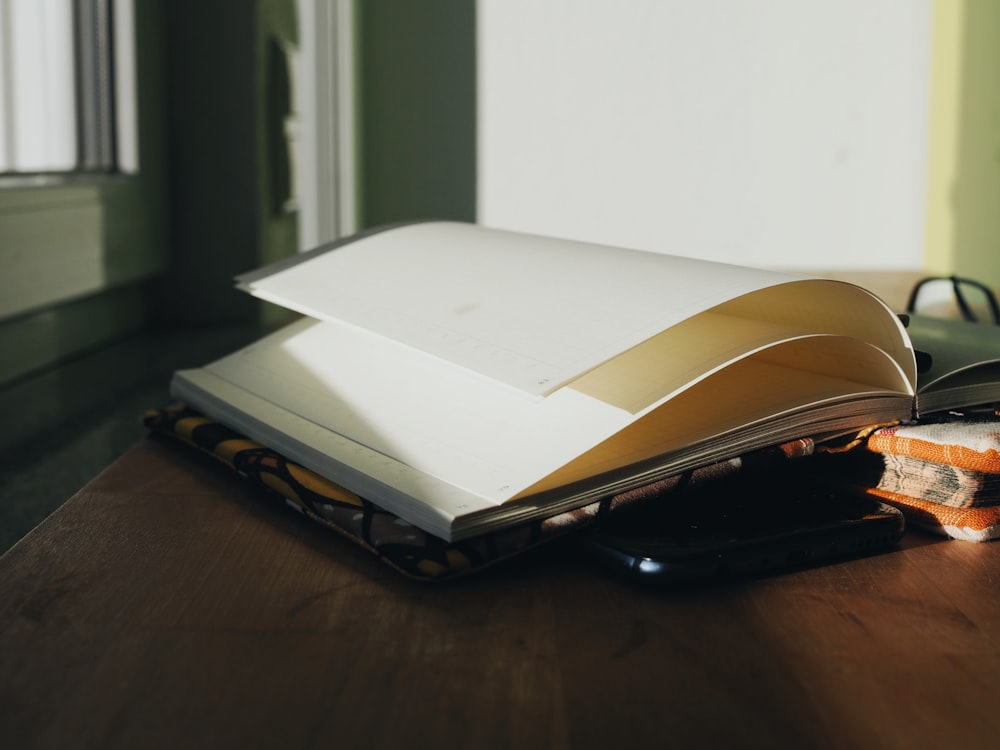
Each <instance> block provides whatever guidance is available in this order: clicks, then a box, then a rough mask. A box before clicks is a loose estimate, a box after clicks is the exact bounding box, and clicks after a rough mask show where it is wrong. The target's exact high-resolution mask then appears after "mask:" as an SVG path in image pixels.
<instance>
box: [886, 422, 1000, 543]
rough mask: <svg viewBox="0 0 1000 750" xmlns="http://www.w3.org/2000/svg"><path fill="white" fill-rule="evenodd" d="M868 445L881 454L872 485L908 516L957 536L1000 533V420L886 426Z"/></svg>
mask: <svg viewBox="0 0 1000 750" xmlns="http://www.w3.org/2000/svg"><path fill="white" fill-rule="evenodd" d="M866 447H867V449H868V450H869V451H870V452H872V453H876V454H878V455H879V456H880V457H881V459H882V467H881V473H880V475H879V476H878V477H877V479H876V480H875V481H873V482H872V483H871V486H870V487H869V488H868V491H869V492H870V493H871V494H873V495H876V496H877V497H880V498H882V499H883V500H885V501H886V502H889V503H891V504H892V505H895V506H896V507H898V508H899V509H900V510H902V511H903V513H904V514H905V515H906V516H907V521H909V522H910V523H912V524H913V525H915V526H919V527H921V528H924V529H928V530H931V531H934V532H936V533H940V534H944V535H946V536H950V537H954V538H956V539H965V540H969V541H988V540H991V539H996V538H998V537H1000V422H989V421H984V422H976V421H965V420H955V421H949V422H940V423H926V424H914V425H905V426H901V427H887V428H883V429H880V430H877V431H876V432H874V433H873V434H872V435H871V437H869V439H868V441H867V446H866Z"/></svg>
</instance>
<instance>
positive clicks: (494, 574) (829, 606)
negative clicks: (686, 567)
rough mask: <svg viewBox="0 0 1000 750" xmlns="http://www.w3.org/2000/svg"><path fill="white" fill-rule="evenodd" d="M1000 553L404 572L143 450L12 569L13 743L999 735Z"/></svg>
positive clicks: (939, 739)
mask: <svg viewBox="0 0 1000 750" xmlns="http://www.w3.org/2000/svg"><path fill="white" fill-rule="evenodd" d="M998 584H1000V546H995V545H989V544H981V545H977V544H971V543H965V542H957V541H944V540H938V539H933V538H929V537H925V536H919V535H916V534H915V533H909V534H908V535H907V537H906V539H905V541H904V543H903V545H902V546H901V548H900V549H899V550H898V551H895V552H891V553H888V554H884V555H881V556H878V557H875V558H870V559H864V560H856V561H852V562H847V563H843V564H838V565H833V566H829V567H824V568H818V569H814V570H809V571H804V572H800V573H795V574H791V575H785V576H781V577H776V578H771V579H764V580H758V581H754V582H747V583H744V584H741V585H733V586H728V587H725V588H716V589H711V590H703V591H689V592H670V591H664V590H656V589H650V588H645V587H640V586H637V585H634V584H630V583H627V582H625V581H623V580H622V579H620V578H619V577H617V576H616V575H614V574H611V573H609V572H606V571H604V570H603V569H602V568H600V567H597V566H596V565H595V564H594V563H593V562H592V561H591V560H590V559H589V558H588V557H586V556H585V555H584V554H583V553H581V552H580V551H579V550H578V549H577V548H576V547H575V546H574V545H572V544H571V543H568V542H558V543H554V544H552V545H551V546H549V547H547V548H543V549H541V550H539V551H537V552H535V553H531V554H529V555H526V556H524V557H523V558H522V559H520V560H517V561H514V562H512V563H510V564H507V565H505V566H502V567H500V568H497V569H494V570H493V571H491V572H487V573H484V574H482V575H479V576H477V577H474V578H468V579H465V580H462V581H458V582H453V583H450V584H423V583H415V582H411V581H408V580H406V579H404V578H402V577H400V576H399V575H398V574H397V573H395V572H394V571H392V570H391V569H389V568H387V567H385V566H384V565H383V564H382V563H380V562H378V561H377V560H376V559H374V558H372V557H369V556H368V554H367V553H365V552H364V551H362V550H360V549H358V548H356V547H354V546H353V545H352V544H351V543H349V542H347V541H345V540H343V539H341V538H340V537H338V536H336V535H334V534H332V533H331V532H329V531H327V530H325V529H323V528H320V527H318V526H314V525H313V524H311V523H310V522H308V521H306V520H305V519H303V518H302V517H300V516H297V515H295V514H294V512H292V511H291V510H289V509H287V508H285V507H284V506H282V505H280V504H278V503H275V502H274V501H273V500H271V499H270V498H268V497H265V496H263V495H262V494H261V493H258V492H257V491H256V490H254V489H253V488H251V487H250V486H249V485H248V484H246V483H244V482H243V481H242V480H240V479H239V478H238V477H236V476H235V475H231V474H229V473H228V472H227V470H225V469H224V468H223V467H221V466H219V465H216V464H215V463H214V462H212V461H210V460H209V459H207V458H204V457H202V456H200V455H197V454H195V453H194V452H192V451H190V450H189V449H186V448H185V447H183V446H181V445H174V444H173V443H170V442H167V441H165V440H162V439H158V438H153V437H150V438H147V439H144V440H143V441H142V442H141V443H140V444H138V445H137V446H136V447H135V448H134V449H132V450H131V452H129V453H128V454H126V455H125V456H124V457H122V458H121V459H120V460H118V461H117V462H116V463H115V464H113V465H112V466H111V467H109V468H108V469H107V470H106V471H105V472H104V473H103V474H102V475H101V476H100V477H98V478H97V479H95V480H94V481H93V482H91V483H90V484H89V485H88V486H87V487H85V488H84V489H83V490H82V491H81V492H79V493H78V494H77V495H76V496H74V497H73V498H72V499H71V500H69V501H68V502H67V503H66V504H65V505H64V506H63V507H62V509H61V510H59V511H58V512H57V513H56V514H55V515H54V516H53V517H51V518H50V519H48V520H47V521H46V522H44V523H43V524H42V525H41V526H40V527H38V528H37V529H36V530H35V531H34V532H33V533H32V534H30V535H29V536H28V537H27V538H25V539H24V540H23V541H22V542H20V543H19V544H18V545H16V546H15V547H14V548H13V549H11V550H10V551H9V552H8V553H7V554H6V555H4V556H3V557H2V558H0V602H2V612H0V747H3V748H18V749H20V748H35V747H39V748H50V747H51V748H89V747H121V748H145V747H163V748H199V747H212V748H219V747H234V748H236V747H238V748H256V747H262V748H306V747H308V748H312V747H338V748H353V747H365V748H379V747H454V748H488V747H516V748H534V747H539V748H560V747H601V748H617V747H650V746H657V747H658V746H663V747H666V746H670V747H719V748H733V747H782V748H784V747H789V748H826V747H831V748H864V747H880V748H884V747H906V748H915V747H934V748H943V747H961V748H964V749H966V750H967V749H968V748H980V747H981V748H986V747H996V746H998V744H1000V711H998V710H997V709H998V708H1000V597H998V592H997V588H998Z"/></svg>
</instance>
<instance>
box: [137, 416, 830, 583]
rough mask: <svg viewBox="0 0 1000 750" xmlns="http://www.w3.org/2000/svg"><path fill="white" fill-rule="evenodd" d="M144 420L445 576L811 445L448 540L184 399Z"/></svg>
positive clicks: (415, 571)
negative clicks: (253, 438) (634, 505)
mask: <svg viewBox="0 0 1000 750" xmlns="http://www.w3.org/2000/svg"><path fill="white" fill-rule="evenodd" d="M143 421H144V423H145V425H146V426H147V428H149V429H150V430H151V431H152V432H154V433H158V434H162V435H166V436H169V437H170V438H173V439H177V440H180V441H182V442H183V443H186V444H188V445H190V446H193V447H195V448H197V449H199V450H200V451H202V452H203V453H206V454H208V455H209V456H212V457H213V458H215V459H216V460H218V461H220V462H222V463H223V464H224V465H226V466H227V467H229V468H230V469H232V470H234V471H236V472H237V473H238V474H239V475H241V476H242V477H244V478H246V479H247V480H249V481H250V482H251V483H253V484H254V485H257V486H258V487H260V488H263V489H265V490H267V491H269V492H270V493H272V494H274V495H277V496H278V497H280V498H281V499H283V500H284V501H285V502H286V503H288V504H289V505H291V506H292V507H293V508H295V509H296V510H298V511H299V512H301V513H302V514H303V515H305V516H307V517H308V518H310V519H312V520H313V521H316V522H318V523H320V524H322V525H323V526H326V527H327V528H330V529H332V530H334V531H336V532H338V533H339V534H341V535H342V536H344V537H347V538H348V539H350V540H352V541H353V542H355V543H357V544H359V545H361V546H362V547H364V548H365V549H367V550H368V551H370V552H372V553H373V554H375V555H377V556H378V557H379V558H380V559H381V560H382V561H383V562H385V563H387V564H388V565H390V566H392V567H393V568H395V569H396V570H397V571H399V572H401V573H403V574H405V575H407V576H409V577H411V578H415V579H420V580H445V579H449V578H453V577H455V576H458V575H462V574H467V573H470V572H473V571H477V570H481V569H483V568H485V567H487V566H490V565H493V564H495V563H497V562H500V561H502V560H505V559H508V558H510V557H512V556H514V555H517V554H520V553H522V552H525V551H526V550H529V549H532V548H534V547H537V546H538V545H540V544H543V543H545V542H547V541H549V540H551V539H554V538H556V537H559V536H561V535H563V534H566V533H568V532H570V531H573V530H575V529H578V528H580V527H582V526H584V525H586V524H589V523H592V522H593V521H594V520H596V519H597V518H599V517H600V516H602V515H603V514H605V513H609V512H612V511H614V510H616V509H618V508H620V507H623V506H626V505H629V504H632V503H635V502H642V501H646V500H651V499H653V498H655V497H657V496H660V495H665V494H669V493H673V492H676V491H679V490H682V489H683V488H685V487H687V486H690V485H694V484H700V483H702V482H706V481H712V480H714V479H718V478H720V477H723V476H729V475H732V474H733V473H735V472H738V471H740V470H741V469H743V468H746V467H749V466H760V465H762V464H763V463H765V462H767V463H770V462H781V461H785V460H787V459H790V458H796V457H799V456H805V455H809V454H811V453H812V451H813V445H812V442H811V441H808V440H800V441H794V442H792V443H788V444H786V445H782V446H776V447H774V448H769V449H765V450H762V451H756V452H754V453H752V454H748V455H746V456H743V457H740V458H734V459H730V460H728V461H722V462H719V463H715V464H711V465H709V466H705V467H702V468H699V469H694V470H691V471H687V472H684V473H681V474H677V475H675V476H671V477H667V478H666V479H662V480H660V481H658V482H655V483H653V484H650V485H647V486H644V487H640V488H638V489H635V490H631V491H629V492H625V493H622V494H619V495H615V496H613V497H608V498H605V499H602V500H600V501H597V502H594V503H591V504H589V505H586V506H583V507H581V508H577V509H575V510H572V511H568V512H565V513H560V514H557V515H554V516H551V517H549V518H544V519H541V520H536V521H531V522H527V523H523V524H520V525H518V526H513V527H510V528H505V529H501V530H499V531H495V532H491V533H488V534H484V535H482V536H478V537H475V538H473V539H467V540H463V541H458V542H448V541H445V540H443V539H440V538H438V537H436V536H433V535H431V534H428V533H426V532H424V531H422V530H421V529H419V528H417V527H416V526H413V525H412V524H410V523H408V522H407V521H404V520H403V519H401V518H399V517H398V516H396V515H394V514H392V513H389V512H388V511H386V510H383V509H382V508H380V507H379V506H377V505H375V504H374V503H372V502H370V501H368V500H366V499H364V498H362V497H359V496H358V495H356V494H354V493H352V492H350V491H348V490H346V489H344V488H343V487H341V486H339V485H337V484H336V483H334V482H332V481H330V480H328V479H325V478H323V477H321V476H319V475H318V474H316V473H315V472H312V471H310V470H309V469H306V468H305V467H303V466H300V465H299V464H297V463H295V462H293V461H290V460H288V459H287V458H285V457H284V456H282V455H281V454H279V453H277V452H276V451H273V450H271V449H270V448H267V447H266V446H264V445H261V444H260V443H257V442H255V441H253V440H249V439H248V438H246V437H245V436H243V435H241V434H239V433H237V432H235V431H234V430H231V429H229V428H228V427H226V426H225V425H223V424H221V423H219V422H217V421H215V420H213V419H210V418H208V417H206V416H204V415H202V414H200V413H198V412H197V411H194V410H193V409H190V408H188V407H186V406H184V405H179V404H178V405H173V406H170V407H166V408H160V409H152V410H150V411H148V412H147V413H146V414H145V416H144V418H143Z"/></svg>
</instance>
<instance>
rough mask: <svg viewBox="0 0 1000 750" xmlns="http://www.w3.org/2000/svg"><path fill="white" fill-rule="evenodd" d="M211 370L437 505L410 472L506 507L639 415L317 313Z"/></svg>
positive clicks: (569, 391) (216, 363)
mask: <svg viewBox="0 0 1000 750" xmlns="http://www.w3.org/2000/svg"><path fill="white" fill-rule="evenodd" d="M359 363H360V365H361V366H359ZM205 369H207V370H208V371H209V372H211V373H213V374H215V375H218V376H219V377H221V378H223V379H225V380H226V381H228V382H230V383H233V384H235V385H238V386H240V387H241V388H243V389H245V390H247V391H250V392H251V393H255V394H257V395H259V396H261V397H263V398H265V399H266V400H267V401H269V402H271V403H274V404H277V405H278V406H281V407H282V408H284V409H286V410H288V411H290V412H292V413H293V414H296V415H298V416H300V417H302V418H304V419H306V420H309V421H310V422H312V423H314V424H317V425H321V426H323V427H325V428H327V429H330V430H333V431H334V432H337V433H339V434H340V435H343V436H344V437H347V438H349V439H350V440H352V441H354V442H356V443H359V444H361V445H364V446H366V447H367V448H370V449H371V450H372V451H375V452H376V453H378V454H380V455H382V456H387V457H389V458H391V459H393V460H394V461H396V462H399V464H400V466H398V467H396V470H397V476H395V477H393V479H392V481H393V482H396V483H397V485H396V486H397V488H399V489H403V488H404V486H405V490H406V491H408V492H414V493H416V496H417V497H419V498H420V499H422V500H424V501H426V502H428V503H430V504H434V503H435V498H434V497H422V496H421V495H420V492H421V490H420V488H419V487H417V486H415V485H414V484H413V482H414V477H415V475H413V476H405V475H406V474H407V471H408V470H407V468H406V467H409V468H410V469H413V470H414V471H415V472H417V473H421V474H425V475H428V476H430V477H435V478H438V479H443V480H446V481H448V482H449V483H451V484H453V485H455V486H456V487H460V488H462V489H464V490H467V491H469V492H471V493H473V494H474V495H477V496H479V497H482V498H484V499H486V500H488V501H490V502H493V503H501V502H503V501H505V500H508V499H510V498H511V497H513V496H514V495H516V494H517V493H518V492H520V491H521V490H523V489H525V488H526V487H529V486H530V485H532V484H534V483H535V482H536V481H538V480H539V479H541V478H542V477H544V476H546V475H548V474H549V473H550V472H552V471H553V470H555V469H556V468H558V467H559V466H561V465H562V464H564V463H566V462H568V461H569V460H571V459H573V458H575V457H576V456H578V455H579V454H581V453H583V452H584V451H586V450H588V449H589V448H591V447H592V446H593V445H595V444H596V443H598V442H600V441H602V440H603V439H605V438H607V437H609V436H610V435H612V434H614V433H615V432H617V431H618V430H620V429H621V428H623V427H624V426H626V425H627V424H629V423H630V422H631V421H632V420H633V419H634V417H633V415H631V414H629V413H628V412H626V411H624V410H622V409H618V408H615V407H613V406H609V405H608V404H604V403H602V402H601V401H598V400H597V399H594V398H591V397H589V396H586V395H584V394H581V393H578V392H575V391H573V390H571V389H561V390H560V391H558V392H557V393H554V394H552V395H551V396H549V397H547V398H544V399H540V398H533V397H529V396H526V395H524V394H521V393H519V392H518V391H515V390H513V389H510V388H507V387H504V386H503V385H501V384H497V383H494V382H491V381H489V380H487V379H484V378H482V377H479V376H477V375H475V374H474V373H469V372H467V371H466V370H463V369H461V368H443V367H441V366H440V362H439V361H438V360H436V359H435V358H433V357H431V356H429V355H426V354H422V353H421V352H418V351H416V350H413V349H411V348H409V347H405V346H402V345H400V344H397V343H396V342H393V341H390V340H388V339H385V338H381V337H373V336H369V335H367V334H365V333H363V332H361V331H359V330H357V329H352V328H348V327H345V326H339V325H336V324H331V323H323V322H317V321H313V320H303V321H300V322H298V323H296V324H293V325H292V326H289V327H287V328H285V329H282V330H281V331H279V332H277V333H276V334H272V335H271V336H268V337H266V338H265V339H262V340H261V341H258V342H256V343H255V344H251V345H250V346H248V347H246V348H244V349H242V350H240V351H238V352H236V353H234V354H232V355H229V356H227V357H224V358H223V359H221V360H219V361H217V362H214V363H212V364H210V365H209V366H208V367H207V368H205ZM357 468H360V469H364V468H365V467H363V466H359V467H357ZM400 483H402V484H400ZM390 484H391V482H390Z"/></svg>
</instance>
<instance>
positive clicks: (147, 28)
mask: <svg viewBox="0 0 1000 750" xmlns="http://www.w3.org/2000/svg"><path fill="white" fill-rule="evenodd" d="M162 13H163V6H162V2H142V3H135V2H134V0H0V68H2V71H0V102H2V111H0V131H2V133H0V135H2V139H0V142H2V147H0V172H2V174H0V264H2V267H3V268H4V272H3V274H2V275H0V346H2V347H4V351H5V352H7V354H6V355H5V357H4V358H3V361H2V363H0V385H3V384H5V383H9V382H10V381H12V380H15V379H17V378H19V377H21V376H23V375H25V374H27V373H30V372H32V371H34V370H37V369H38V368H40V367H44V366H46V365H49V364H52V363H54V362H57V361H59V360H60V359H61V358H64V357H67V356H71V355H72V354H74V353H76V352H78V351H82V350H84V349H86V348H88V347H91V346H94V345H95V344H97V343H100V342H101V341H104V340H110V339H112V338H114V337H116V336H120V335H122V334H123V333H124V332H126V331H127V330H132V329H135V328H136V327H138V326H140V325H142V323H143V322H144V319H145V313H144V310H143V296H142V293H141V290H140V289H139V287H138V286H137V285H138V283H139V282H141V281H143V280H144V279H147V278H149V277H150V276H152V275H153V274H155V273H157V272H158V271H160V270H162V268H163V267H164V266H165V263H166V241H165V240H166V234H167V232H166V194H165V180H164V174H165V163H164V153H163V151H164V150H163V148H162V143H163V135H162V133H161V132H159V131H160V128H161V127H162V126H161V125H160V122H161V121H162V107H163V102H162V95H163V94H162V92H163V88H164V86H163V85H162V83H163V78H162V76H163V56H162V54H161V50H162V38H161V37H160V35H159V34H158V29H161V28H162ZM140 79H141V80H143V81H144V84H148V85H144V86H143V87H142V89H141V91H139V90H138V89H137V87H136V81H137V80H140Z"/></svg>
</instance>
